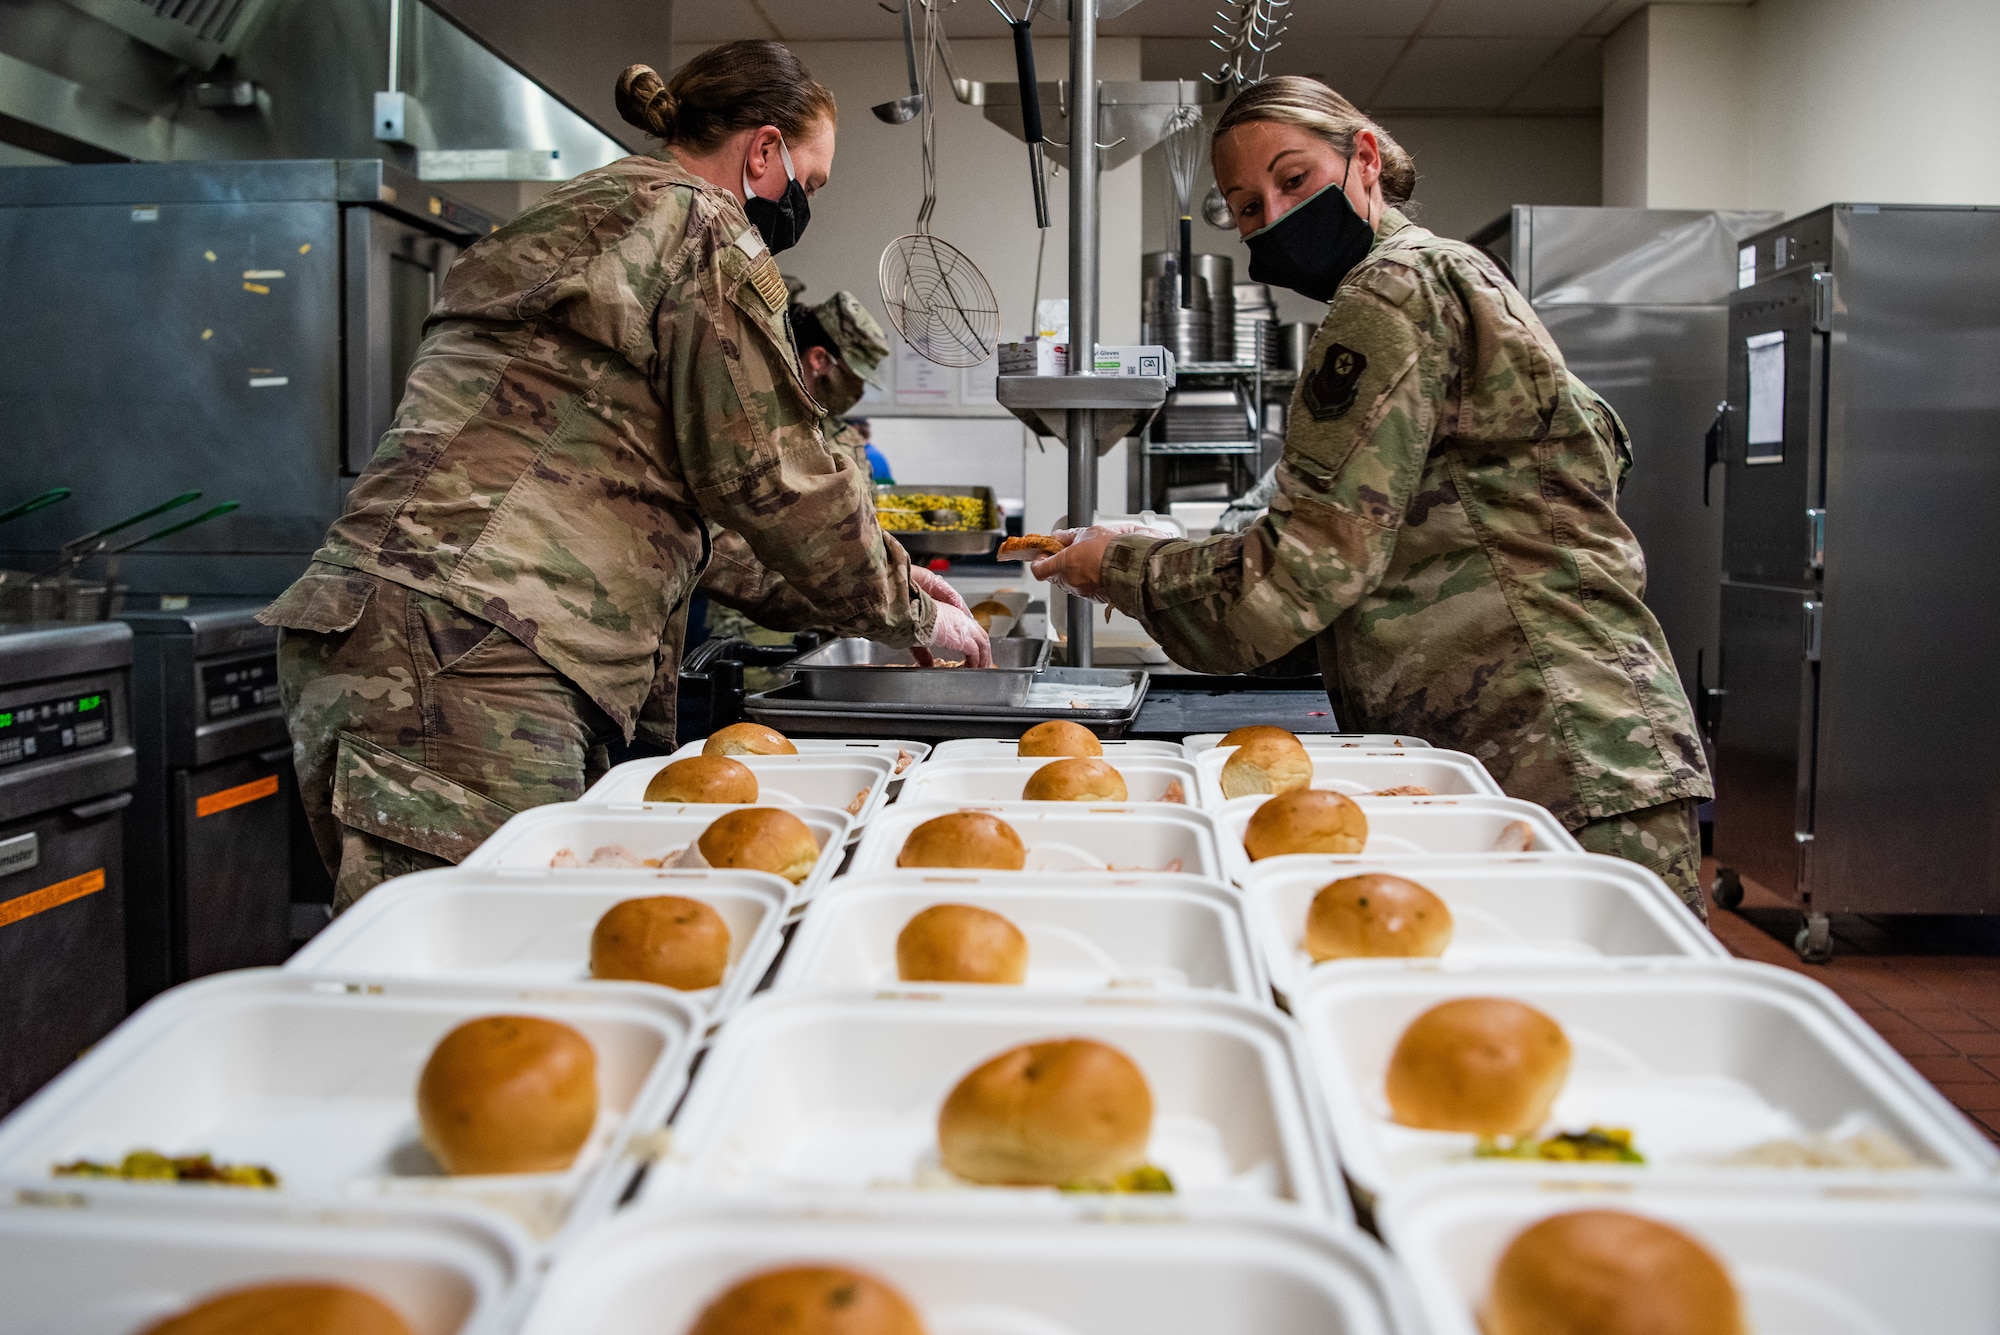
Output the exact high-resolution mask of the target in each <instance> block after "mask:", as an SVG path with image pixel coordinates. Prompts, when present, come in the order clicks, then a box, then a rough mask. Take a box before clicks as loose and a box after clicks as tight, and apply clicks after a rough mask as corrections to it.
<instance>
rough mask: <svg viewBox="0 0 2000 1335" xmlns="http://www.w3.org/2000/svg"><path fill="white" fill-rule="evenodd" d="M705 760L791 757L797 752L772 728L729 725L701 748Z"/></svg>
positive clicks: (796, 748) (739, 724) (743, 724)
mask: <svg viewBox="0 0 2000 1335" xmlns="http://www.w3.org/2000/svg"><path fill="white" fill-rule="evenodd" d="M701 753H702V754H703V755H705V756H795V755H797V754H798V753H799V748H798V747H796V746H793V745H792V742H791V739H790V738H789V737H787V736H785V734H783V733H782V732H779V731H778V730H777V729H776V728H767V727H765V726H764V725H763V724H761V723H732V724H730V725H729V726H728V727H726V728H722V729H719V730H717V731H716V732H714V733H711V734H710V735H709V738H708V740H707V741H705V742H703V743H702V744H701Z"/></svg>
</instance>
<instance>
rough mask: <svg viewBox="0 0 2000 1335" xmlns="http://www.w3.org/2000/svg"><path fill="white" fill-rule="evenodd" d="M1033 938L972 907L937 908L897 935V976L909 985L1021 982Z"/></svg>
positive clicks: (905, 925)
mask: <svg viewBox="0 0 2000 1335" xmlns="http://www.w3.org/2000/svg"><path fill="white" fill-rule="evenodd" d="M1027 976H1028V938H1027V937H1025V936H1022V935H1021V929H1020V928H1018V927H1016V926H1015V925H1014V924H1013V923H1011V922H1009V921H1007V919H1005V918H1003V917H1001V916H1000V915H999V914H997V913H993V912H991V911H989V910H987V909H982V908H974V907H973V906H972V905H970V904H933V905H931V906H930V907H929V908H927V909H925V910H924V911H923V912H922V913H919V914H918V915H917V916H916V917H914V918H912V919H910V920H909V921H908V922H906V923H904V924H903V930H902V931H900V932H898V933H897V934H896V977H898V978H900V979H902V980H903V981H904V982H906V983H1019V982H1022V981H1024V980H1025V979H1026V978H1027Z"/></svg>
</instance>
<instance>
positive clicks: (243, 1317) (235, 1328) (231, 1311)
mask: <svg viewBox="0 0 2000 1335" xmlns="http://www.w3.org/2000/svg"><path fill="white" fill-rule="evenodd" d="M139 1335H411V1331H410V1327H409V1323H408V1322H406V1321H404V1320H403V1318H402V1317H400V1316H398V1315H396V1312H395V1310H394V1309H393V1308H391V1307H390V1306H389V1305H388V1304H387V1303H385V1302H383V1301H382V1300H381V1299H379V1298H377V1297H375V1296H374V1295H373V1294H368V1293H363V1292H361V1290H359V1289H350V1288H348V1287H347V1286H346V1285H345V1284H314V1283H287V1282H280V1283H276V1284H252V1285H248V1286H246V1287H244V1288H240V1289H228V1290H226V1291H224V1292H222V1293H218V1294H216V1295H215V1296H214V1297H212V1298H206V1299H204V1300H202V1301H201V1302H199V1303H197V1304H195V1305H194V1306H193V1307H190V1308H189V1309H188V1310H187V1311H185V1312H182V1313H181V1314H180V1315H178V1316H170V1317H167V1318H165V1319H164V1320H160V1321H155V1322H154V1323H153V1324H152V1325H150V1326H148V1327H146V1328H145V1329H144V1330H142V1331H140V1332H139Z"/></svg>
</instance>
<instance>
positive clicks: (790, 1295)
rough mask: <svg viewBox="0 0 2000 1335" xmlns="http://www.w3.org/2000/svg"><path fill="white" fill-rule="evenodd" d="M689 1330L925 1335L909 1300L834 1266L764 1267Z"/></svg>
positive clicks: (744, 1334)
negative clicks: (773, 1268)
mask: <svg viewBox="0 0 2000 1335" xmlns="http://www.w3.org/2000/svg"><path fill="white" fill-rule="evenodd" d="M688 1335H924V1323H923V1320H922V1319H921V1318H920V1317H918V1316H917V1312H916V1309H915V1308H913V1307H911V1306H910V1304H909V1300H908V1299H906V1298H904V1297H903V1295H902V1294H900V1293H898V1292H896V1290H894V1289H892V1288H890V1287H889V1286H888V1285H887V1284H885V1283H883V1282H882V1281H881V1280H879V1279H875V1278H873V1277H872V1276H869V1275H863V1274H860V1273H858V1272H856V1271H853V1270H843V1269H840V1268H839V1267H837V1266H795V1267H792V1268H790V1269H786V1270H767V1271H765V1272H764V1273H763V1274H761V1275H753V1276H751V1277H750V1278H749V1279H746V1280H742V1281H740V1282H739V1283H736V1284H732V1285H731V1286H730V1287H729V1288H727V1289H725V1290H723V1292H722V1294H721V1296H720V1297H718V1298H716V1299H715V1300H714V1301H712V1302H710V1303H709V1305H708V1306H707V1307H704V1308H702V1309H701V1315H700V1316H698V1317H696V1318H695V1322H694V1325H692V1326H690V1327H689V1328H688Z"/></svg>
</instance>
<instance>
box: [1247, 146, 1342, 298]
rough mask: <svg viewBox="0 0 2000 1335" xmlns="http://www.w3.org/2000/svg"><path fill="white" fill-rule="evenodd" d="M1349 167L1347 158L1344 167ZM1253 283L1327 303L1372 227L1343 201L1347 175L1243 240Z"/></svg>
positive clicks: (1337, 288) (1338, 286)
mask: <svg viewBox="0 0 2000 1335" xmlns="http://www.w3.org/2000/svg"><path fill="white" fill-rule="evenodd" d="M1353 168H1354V164H1353V160H1352V159H1349V160H1348V170H1349V171H1352V170H1353ZM1243 243H1244V244H1245V245H1247V246H1249V247H1250V278H1251V280H1252V281H1253V282H1258V283H1271V284H1274V285H1276V286H1278V287H1288V288H1290V289H1291V290H1292V291H1294V292H1297V293H1298V294H1300V295H1301V296H1306V297H1311V298H1312V299H1313V300H1314V301H1332V300H1333V294H1334V293H1335V292H1336V291H1338V290H1339V288H1340V280H1341V279H1343V278H1345V277H1347V275H1348V274H1349V273H1350V272H1352V271H1353V269H1354V266H1355V265H1357V264H1359V263H1361V261H1362V260H1364V259H1366V258H1367V256H1368V251H1369V249H1370V248H1371V247H1373V246H1374V244H1375V229H1374V228H1372V227H1370V226H1369V225H1368V224H1367V222H1365V221H1364V220H1363V219H1362V217H1361V215H1360V214H1358V213H1356V212H1355V211H1354V205H1353V204H1351V203H1349V202H1348V199H1347V178H1346V176H1345V175H1343V176H1342V177H1341V179H1340V184H1339V185H1330V186H1328V187H1326V188H1325V189H1324V190H1322V191H1320V192H1319V193H1318V194H1316V195H1314V196H1312V197H1311V198H1310V199H1307V200H1305V201H1304V202H1302V203H1300V204H1297V205H1294V206H1293V207H1292V209H1291V210H1290V212H1288V213H1286V214H1285V215H1284V216H1283V217H1281V218H1279V219H1278V220H1277V221H1276V222H1274V223H1269V224H1267V225H1265V226H1264V227H1261V228H1259V229H1258V230H1256V231H1254V232H1252V233H1251V234H1250V235H1249V236H1247V237H1245V238H1243Z"/></svg>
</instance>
